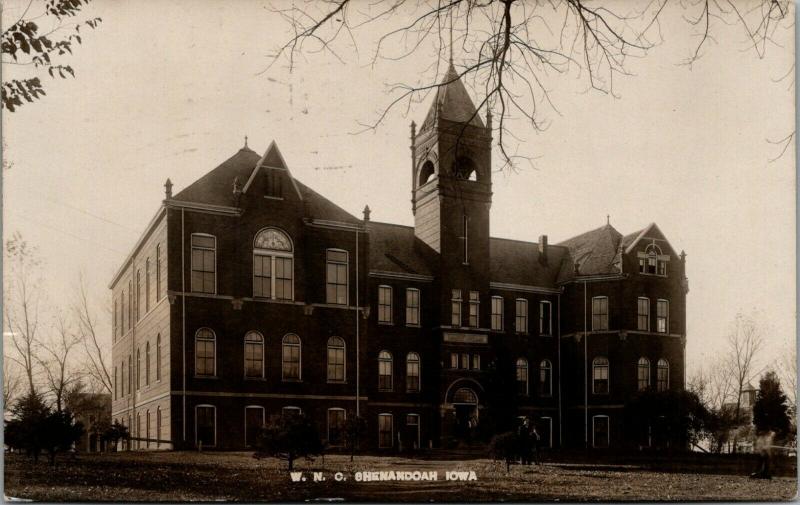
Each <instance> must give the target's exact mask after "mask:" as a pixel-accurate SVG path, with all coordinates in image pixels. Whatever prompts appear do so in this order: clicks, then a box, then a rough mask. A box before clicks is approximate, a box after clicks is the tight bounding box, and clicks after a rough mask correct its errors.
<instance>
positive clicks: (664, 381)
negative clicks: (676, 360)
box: [656, 358, 669, 391]
mask: <svg viewBox="0 0 800 505" xmlns="http://www.w3.org/2000/svg"><path fill="white" fill-rule="evenodd" d="M656 372H657V374H658V375H657V377H656V385H657V386H658V390H659V391H666V390H668V389H669V363H668V362H667V360H665V359H664V358H661V359H660V360H658V365H657V368H656Z"/></svg>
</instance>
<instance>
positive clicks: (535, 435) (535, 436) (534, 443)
mask: <svg viewBox="0 0 800 505" xmlns="http://www.w3.org/2000/svg"><path fill="white" fill-rule="evenodd" d="M541 441H542V437H540V436H539V432H538V431H536V425H535V424H534V425H532V426H531V435H530V444H531V450H532V452H533V462H534V463H536V464H537V465H541V464H542V459H541V457H540V455H539V444H540V442H541Z"/></svg>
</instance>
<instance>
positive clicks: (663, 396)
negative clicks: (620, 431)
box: [625, 389, 709, 449]
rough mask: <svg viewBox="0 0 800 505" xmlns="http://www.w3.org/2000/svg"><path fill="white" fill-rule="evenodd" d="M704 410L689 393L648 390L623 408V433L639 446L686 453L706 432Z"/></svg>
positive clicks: (705, 411) (693, 394) (706, 418)
mask: <svg viewBox="0 0 800 505" xmlns="http://www.w3.org/2000/svg"><path fill="white" fill-rule="evenodd" d="M708 419H709V413H708V410H707V409H706V408H705V406H704V405H703V403H702V402H701V401H700V398H699V397H698V396H697V394H695V393H693V392H691V391H676V390H671V389H670V390H666V391H655V390H652V389H648V390H645V391H642V392H641V393H639V394H638V395H636V396H634V397H633V398H632V399H631V400H629V401H628V402H627V403H626V405H625V424H626V426H627V427H628V428H626V432H627V433H628V434H629V436H631V437H633V436H636V434H637V432H638V443H639V445H641V446H648V445H650V444H649V442H650V440H649V438H650V437H652V439H653V440H654V442H655V446H656V448H664V447H670V448H678V449H686V448H688V445H696V444H697V442H698V441H699V440H700V439H701V438H702V437H703V436H704V434H705V433H706V430H707V423H708Z"/></svg>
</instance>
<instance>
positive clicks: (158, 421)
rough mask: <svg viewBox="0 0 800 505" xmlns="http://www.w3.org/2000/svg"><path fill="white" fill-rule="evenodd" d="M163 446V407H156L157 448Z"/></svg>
mask: <svg viewBox="0 0 800 505" xmlns="http://www.w3.org/2000/svg"><path fill="white" fill-rule="evenodd" d="M159 447H161V407H160V406H159V407H156V448H159Z"/></svg>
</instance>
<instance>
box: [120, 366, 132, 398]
mask: <svg viewBox="0 0 800 505" xmlns="http://www.w3.org/2000/svg"><path fill="white" fill-rule="evenodd" d="M120 368H121V369H122V370H121V371H120V374H119V386H120V387H119V397H120V398H125V360H122V364H121V365H120ZM128 373H131V372H130V370H129V371H128Z"/></svg>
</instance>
